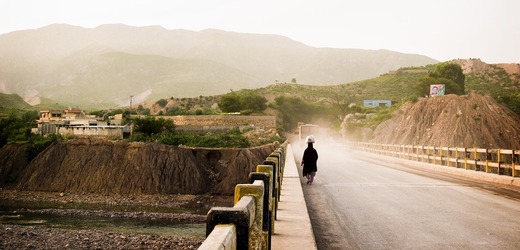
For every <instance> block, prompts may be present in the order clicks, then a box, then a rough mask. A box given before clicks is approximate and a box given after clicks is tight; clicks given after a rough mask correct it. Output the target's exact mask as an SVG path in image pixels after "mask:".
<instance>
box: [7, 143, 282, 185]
mask: <svg viewBox="0 0 520 250" xmlns="http://www.w3.org/2000/svg"><path fill="white" fill-rule="evenodd" d="M273 150H274V146H272V145H266V146H262V147H256V148H246V149H204V148H183V147H180V148H179V147H176V146H169V145H164V144H160V143H147V144H145V143H129V142H112V141H106V140H77V141H68V142H59V143H55V144H53V145H51V146H49V147H48V148H47V149H46V150H45V151H43V152H42V153H40V154H39V155H38V156H37V157H36V158H34V159H33V160H32V161H30V162H29V161H27V160H23V159H24V152H25V149H24V146H23V145H6V146H5V147H3V148H2V149H0V162H2V165H1V166H0V184H2V187H7V188H10V189H11V188H14V189H17V190H29V191H50V192H67V193H98V194H216V195H231V194H233V192H234V187H235V186H236V184H238V183H247V181H248V175H249V173H250V172H252V171H253V170H254V168H255V167H256V165H258V164H260V163H261V162H262V161H263V160H264V159H265V158H266V157H267V156H268V155H269V154H270V153H271V152H272V151H273Z"/></svg>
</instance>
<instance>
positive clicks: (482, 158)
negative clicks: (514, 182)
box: [348, 142, 520, 177]
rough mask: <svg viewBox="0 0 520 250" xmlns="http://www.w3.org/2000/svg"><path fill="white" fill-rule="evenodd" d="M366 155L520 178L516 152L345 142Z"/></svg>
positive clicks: (517, 152) (519, 154) (511, 150)
mask: <svg viewBox="0 0 520 250" xmlns="http://www.w3.org/2000/svg"><path fill="white" fill-rule="evenodd" d="M348 144H349V145H350V146H352V147H355V148H356V149H362V150H365V151H368V152H372V153H377V154H382V155H387V156H393V157H398V158H403V159H408V160H415V161H420V162H427V163H432V164H437V165H443V166H450V167H455V168H463V169H466V170H475V171H481V172H485V173H494V174H498V175H505V176H511V177H518V176H519V175H520V167H519V165H520V159H519V158H520V150H513V149H486V148H458V147H435V146H418V145H394V144H380V143H369V142H349V143H348Z"/></svg>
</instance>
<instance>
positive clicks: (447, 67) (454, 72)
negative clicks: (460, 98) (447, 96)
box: [428, 62, 466, 95]
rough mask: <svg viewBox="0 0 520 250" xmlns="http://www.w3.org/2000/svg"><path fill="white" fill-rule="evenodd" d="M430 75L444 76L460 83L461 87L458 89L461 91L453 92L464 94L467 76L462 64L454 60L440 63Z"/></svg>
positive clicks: (434, 76) (435, 76)
mask: <svg viewBox="0 0 520 250" xmlns="http://www.w3.org/2000/svg"><path fill="white" fill-rule="evenodd" d="M428 75H429V76H430V77H433V78H443V79H447V80H450V81H453V82H454V83H455V84H457V85H459V88H457V89H458V90H459V91H460V92H459V93H452V94H459V95H462V94H464V82H465V81H466V76H465V75H464V73H463V72H462V68H461V67H460V65H458V64H456V63H454V62H443V63H439V64H437V66H436V67H435V70H433V71H431V72H430V73H429V74H428ZM446 87H447V86H446ZM446 90H447V89H446Z"/></svg>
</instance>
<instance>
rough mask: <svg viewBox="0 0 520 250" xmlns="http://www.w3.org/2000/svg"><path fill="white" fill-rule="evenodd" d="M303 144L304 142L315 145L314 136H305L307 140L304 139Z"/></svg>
mask: <svg viewBox="0 0 520 250" xmlns="http://www.w3.org/2000/svg"><path fill="white" fill-rule="evenodd" d="M305 142H306V143H315V142H316V140H315V139H314V136H313V135H309V136H307V138H306V139H305Z"/></svg>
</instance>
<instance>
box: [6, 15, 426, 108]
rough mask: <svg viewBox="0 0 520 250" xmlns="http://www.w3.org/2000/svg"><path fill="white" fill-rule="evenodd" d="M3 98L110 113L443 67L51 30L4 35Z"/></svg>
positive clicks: (217, 34) (271, 42) (147, 33)
mask: <svg viewBox="0 0 520 250" xmlns="http://www.w3.org/2000/svg"><path fill="white" fill-rule="evenodd" d="M0 58H1V59H2V60H0V91H1V92H3V93H16V94H18V95H20V96H22V97H23V99H24V100H26V101H28V102H30V103H31V104H32V105H35V104H38V103H40V101H41V99H42V98H49V99H53V100H55V101H56V102H59V103H61V104H64V105H69V106H81V107H84V108H92V107H95V108H107V107H115V106H121V105H125V104H126V103H129V99H130V95H133V96H135V97H136V99H135V100H134V101H136V102H140V101H144V100H153V99H158V98H161V97H162V98H167V97H190V96H199V95H217V94H223V93H227V92H229V91H230V89H234V90H237V89H242V88H253V89H254V88H260V87H264V86H267V85H269V84H272V83H274V82H290V81H291V80H292V79H293V78H294V79H296V80H297V81H298V82H299V83H304V84H311V85H332V84H339V83H345V82H353V81H359V80H363V79H369V78H373V77H376V76H378V75H380V74H383V73H386V72H388V71H390V70H396V69H398V68H401V67H408V66H421V65H427V64H432V63H435V62H436V61H435V60H433V59H431V58H428V57H425V56H421V55H412V54H404V53H399V52H393V51H387V50H377V51H376V50H360V49H333V48H314V47H310V46H307V45H305V44H302V43H299V42H297V41H293V40H291V39H288V38H286V37H282V36H277V35H259V34H243V33H233V32H225V31H220V30H203V31H200V32H194V31H187V30H166V29H164V28H162V27H158V26H150V27H131V26H125V25H120V24H113V25H102V26H99V27H97V28H94V29H86V28H81V27H75V26H70V25H50V26H46V27H42V28H39V29H36V30H23V31H16V32H11V33H7V34H3V35H0Z"/></svg>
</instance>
